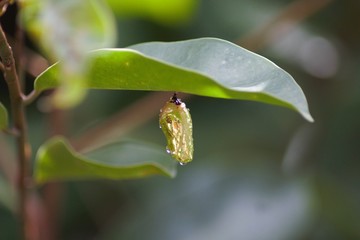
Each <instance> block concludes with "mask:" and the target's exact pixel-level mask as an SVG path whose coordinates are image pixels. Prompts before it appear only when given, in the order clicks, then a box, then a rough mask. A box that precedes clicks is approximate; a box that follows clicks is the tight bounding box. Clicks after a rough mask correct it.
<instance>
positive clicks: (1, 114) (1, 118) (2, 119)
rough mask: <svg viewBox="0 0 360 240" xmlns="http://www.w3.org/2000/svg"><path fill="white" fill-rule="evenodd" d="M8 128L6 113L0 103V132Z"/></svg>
mask: <svg viewBox="0 0 360 240" xmlns="http://www.w3.org/2000/svg"><path fill="white" fill-rule="evenodd" d="M7 126H8V113H7V110H6V108H5V107H4V105H2V104H1V103H0V130H3V129H5V128H7Z"/></svg>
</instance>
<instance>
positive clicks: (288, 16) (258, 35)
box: [236, 0, 333, 51]
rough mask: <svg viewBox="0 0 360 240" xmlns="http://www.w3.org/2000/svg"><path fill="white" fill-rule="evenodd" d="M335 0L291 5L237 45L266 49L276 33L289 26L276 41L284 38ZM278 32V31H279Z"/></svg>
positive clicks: (300, 0)
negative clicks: (282, 27) (280, 28)
mask: <svg viewBox="0 0 360 240" xmlns="http://www.w3.org/2000/svg"><path fill="white" fill-rule="evenodd" d="M332 1H333V0H316V1H313V0H297V1H294V2H292V3H290V4H289V5H288V6H287V7H285V8H283V9H282V10H281V11H280V12H279V13H278V14H277V15H276V16H275V17H274V18H272V19H271V20H270V21H267V22H266V23H264V24H263V25H260V26H259V27H258V28H255V30H254V31H252V32H250V33H249V34H247V35H246V36H245V37H242V38H241V39H239V40H238V41H236V43H237V44H239V45H241V46H243V47H245V48H247V49H249V50H252V51H255V50H259V49H262V48H264V47H265V46H266V45H267V44H268V43H269V42H270V41H269V40H272V41H274V39H271V38H272V37H274V34H273V33H274V32H275V31H276V30H278V29H279V27H281V26H283V24H284V23H286V24H287V27H286V29H283V31H281V33H280V34H278V35H277V36H276V39H279V38H280V37H283V36H284V35H285V34H286V33H288V32H289V30H291V29H293V28H294V27H295V26H296V25H298V24H299V23H300V22H302V21H304V20H305V19H307V18H309V17H310V16H312V15H314V14H315V13H317V12H319V11H320V10H321V9H323V8H325V7H326V6H328V5H329V4H330V3H331V2H332ZM277 32H278V31H277Z"/></svg>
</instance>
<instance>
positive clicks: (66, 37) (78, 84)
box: [20, 0, 116, 108]
mask: <svg viewBox="0 0 360 240" xmlns="http://www.w3.org/2000/svg"><path fill="white" fill-rule="evenodd" d="M20 13H21V20H22V22H23V25H24V27H25V29H26V30H27V31H28V32H29V34H30V36H31V37H32V38H33V39H34V42H35V44H38V46H39V47H40V49H42V50H43V51H44V53H46V55H47V56H48V57H49V58H50V59H51V60H52V61H54V62H55V61H58V60H59V59H66V61H62V62H61V66H60V68H61V71H59V78H60V79H61V85H60V86H59V87H60V89H59V91H57V92H56V95H55V97H54V98H53V103H54V104H55V105H56V107H60V108H66V107H72V106H74V105H75V104H77V103H79V102H80V101H81V100H82V99H83V97H84V96H85V94H86V89H85V88H84V82H86V79H84V78H83V75H84V72H86V71H87V69H86V64H85V62H86V61H85V60H84V55H86V54H87V52H88V51H90V50H93V49H98V48H102V47H111V46H113V45H114V44H115V39H116V27H115V19H114V17H113V15H112V12H111V11H110V9H108V8H107V6H106V5H105V4H104V3H103V2H102V1H98V0H87V1H83V0H64V1H58V0H42V1H38V0H27V1H25V2H24V3H23V4H22V5H21V12H20Z"/></svg>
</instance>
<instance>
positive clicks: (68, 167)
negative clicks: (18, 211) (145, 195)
mask: <svg viewBox="0 0 360 240" xmlns="http://www.w3.org/2000/svg"><path fill="white" fill-rule="evenodd" d="M34 174H35V179H36V182H37V183H40V184H41V183H44V182H48V181H54V180H76V179H92V178H107V179H129V178H142V177H146V176H150V175H154V174H161V175H165V176H169V177H175V175H176V162H175V161H174V160H172V159H171V157H170V156H169V155H168V154H166V153H165V151H164V150H163V149H158V148H157V147H155V146H153V145H150V144H145V143H140V142H134V141H123V142H118V143H112V144H109V145H106V146H104V147H101V148H99V149H97V150H94V151H91V152H89V153H86V154H80V153H77V152H75V150H74V149H73V148H72V147H71V146H70V144H69V143H68V142H67V141H66V140H65V139H64V138H61V137H55V138H53V139H51V140H49V141H48V142H46V143H45V144H44V145H43V146H42V147H41V148H40V149H39V150H38V153H37V157H36V165H35V173H34Z"/></svg>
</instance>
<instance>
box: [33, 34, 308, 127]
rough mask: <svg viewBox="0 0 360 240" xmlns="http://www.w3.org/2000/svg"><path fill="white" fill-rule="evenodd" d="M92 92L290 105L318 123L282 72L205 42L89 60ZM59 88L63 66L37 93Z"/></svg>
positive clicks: (158, 45) (98, 54)
mask: <svg viewBox="0 0 360 240" xmlns="http://www.w3.org/2000/svg"><path fill="white" fill-rule="evenodd" d="M87 59H88V60H89V64H90V65H89V66H90V67H89V72H88V75H87V86H88V87H89V88H93V89H116V90H122V89H127V90H151V91H176V92H185V93H191V94H196V95H201V96H208V97H217V98H227V99H242V100H253V101H259V102H264V103H269V104H276V105H281V106H285V107H288V108H291V109H294V110H296V111H298V112H299V113H300V114H302V116H303V117H304V118H305V119H307V120H308V121H313V119H312V117H311V115H310V112H309V109H308V105H307V101H306V98H305V96H304V93H303V91H302V90H301V88H300V87H299V85H298V84H297V83H296V82H295V80H294V79H293V78H292V77H291V76H290V74H288V73H287V72H285V71H284V70H283V69H281V68H279V67H278V66H276V65H275V64H274V63H272V62H271V61H269V60H268V59H266V58H264V57H262V56H259V55H257V54H255V53H252V52H250V51H248V50H246V49H244V48H241V47H239V46H237V45H235V44H232V43H230V42H227V41H224V40H220V39H215V38H201V39H195V40H188V41H179V42H171V43H162V42H152V43H143V44H139V45H135V46H131V47H129V49H99V50H97V51H93V52H91V53H90V54H89V55H88V58H87ZM58 85H59V78H58V66H57V65H53V66H51V67H50V68H48V69H47V70H46V71H45V72H43V73H42V74H41V75H39V76H38V77H37V79H36V81H35V89H36V90H37V91H42V90H45V89H49V88H55V87H57V86H58Z"/></svg>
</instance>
